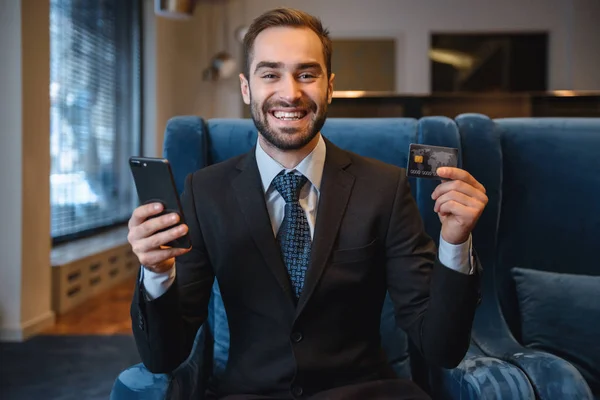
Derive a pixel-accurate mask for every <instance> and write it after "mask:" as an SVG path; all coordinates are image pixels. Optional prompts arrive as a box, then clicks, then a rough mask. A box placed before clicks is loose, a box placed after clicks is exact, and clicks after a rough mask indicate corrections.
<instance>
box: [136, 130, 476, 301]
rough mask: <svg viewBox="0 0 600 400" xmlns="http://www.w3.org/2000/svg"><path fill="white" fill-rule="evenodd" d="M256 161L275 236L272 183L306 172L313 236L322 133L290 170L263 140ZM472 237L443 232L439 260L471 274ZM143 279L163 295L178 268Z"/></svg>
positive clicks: (277, 203) (279, 202)
mask: <svg viewBox="0 0 600 400" xmlns="http://www.w3.org/2000/svg"><path fill="white" fill-rule="evenodd" d="M255 154H256V163H257V165H258V171H259V173H260V178H261V181H262V186H263V190H264V192H265V200H266V203H267V210H268V212H269V217H270V219H271V226H272V227H273V235H275V236H277V232H278V231H279V227H280V226H281V223H282V222H283V217H284V212H285V200H284V199H283V197H281V195H280V194H279V192H278V191H277V190H276V189H275V187H274V186H273V185H271V182H272V181H273V178H275V176H277V174H279V173H280V172H281V171H282V170H284V171H285V172H291V171H297V172H299V173H301V174H302V175H304V176H305V177H306V178H307V179H308V181H307V183H306V184H305V185H304V187H303V188H302V190H301V191H300V199H299V203H300V206H301V207H302V208H303V209H304V211H305V212H306V216H307V219H308V225H309V227H310V236H311V238H313V237H314V232H315V221H316V220H317V205H318V204H319V196H320V188H321V178H322V177H323V166H324V165H325V155H326V146H325V141H324V140H323V137H321V136H319V141H318V143H317V146H316V147H315V148H314V150H313V151H312V152H311V153H310V154H309V155H308V156H306V157H305V158H304V159H303V160H302V161H301V162H300V164H298V165H297V166H296V168H294V169H292V170H290V169H286V168H285V167H283V166H282V165H281V164H279V163H278V162H277V161H275V160H274V159H273V158H271V156H269V155H268V154H267V153H266V152H265V151H264V150H263V148H262V147H261V145H260V143H257V145H256V153H255ZM470 255H471V236H469V240H467V241H466V242H465V243H462V244H458V245H453V244H450V243H448V242H446V241H445V240H444V239H443V238H442V237H441V235H440V245H439V249H438V258H439V260H440V262H441V263H442V264H443V265H445V266H446V267H448V268H451V269H453V270H455V271H458V272H461V273H464V274H471V273H472V272H473V269H472V260H471V257H470ZM142 280H143V283H144V288H145V290H146V294H147V296H148V298H150V299H155V298H157V297H159V296H161V295H162V294H164V293H165V292H166V291H167V290H168V289H169V287H170V286H171V284H172V283H173V281H174V280H175V267H173V268H171V270H170V271H168V272H164V273H156V272H152V271H150V270H147V269H145V268H142Z"/></svg>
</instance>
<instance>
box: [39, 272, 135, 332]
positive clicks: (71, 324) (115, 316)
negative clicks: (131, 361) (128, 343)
mask: <svg viewBox="0 0 600 400" xmlns="http://www.w3.org/2000/svg"><path fill="white" fill-rule="evenodd" d="M134 279H135V278H132V279H128V280H127V281H124V282H123V283H120V284H118V285H116V286H114V287H112V288H110V289H108V290H106V291H105V292H104V293H101V294H99V295H97V296H95V297H93V298H91V299H89V300H87V301H86V302H84V303H82V304H80V305H79V306H77V307H76V308H74V309H72V310H70V311H68V312H67V313H65V314H64V315H60V316H58V317H57V318H56V324H55V325H54V326H53V327H52V328H50V329H49V330H47V331H45V332H44V334H49V335H112V334H131V319H130V317H129V306H130V305H131V299H132V296H133V289H134V284H135V280H134Z"/></svg>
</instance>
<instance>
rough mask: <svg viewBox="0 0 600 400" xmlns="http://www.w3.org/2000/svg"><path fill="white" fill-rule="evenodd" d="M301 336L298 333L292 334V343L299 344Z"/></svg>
mask: <svg viewBox="0 0 600 400" xmlns="http://www.w3.org/2000/svg"><path fill="white" fill-rule="evenodd" d="M302 338H303V336H302V334H301V333H300V332H293V333H292V341H293V342H294V343H299V342H300V341H301V340H302Z"/></svg>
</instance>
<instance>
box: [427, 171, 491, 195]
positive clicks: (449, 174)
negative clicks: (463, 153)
mask: <svg viewBox="0 0 600 400" xmlns="http://www.w3.org/2000/svg"><path fill="white" fill-rule="evenodd" d="M436 172H437V174H438V175H439V176H440V178H447V179H451V180H459V181H463V182H466V183H468V184H469V185H471V186H474V187H476V188H477V189H479V190H481V191H482V192H483V193H485V192H486V190H485V187H484V186H483V185H482V184H481V183H479V182H478V181H477V179H475V178H474V177H473V175H471V174H470V173H468V172H467V171H465V170H464V169H460V168H453V167H441V168H438V169H437V170H436Z"/></svg>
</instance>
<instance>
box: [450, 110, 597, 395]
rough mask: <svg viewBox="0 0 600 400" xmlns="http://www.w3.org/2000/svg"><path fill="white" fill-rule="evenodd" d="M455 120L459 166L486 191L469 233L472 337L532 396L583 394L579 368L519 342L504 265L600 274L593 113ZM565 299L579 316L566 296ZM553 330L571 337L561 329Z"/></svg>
mask: <svg viewBox="0 0 600 400" xmlns="http://www.w3.org/2000/svg"><path fill="white" fill-rule="evenodd" d="M456 123H457V125H458V128H459V132H460V137H461V144H462V151H463V167H464V168H465V169H467V170H468V171H470V172H471V173H472V174H473V175H474V176H475V178H476V179H478V180H479V181H480V182H481V183H482V184H483V185H484V186H485V187H486V189H487V195H488V198H489V203H488V205H487V207H486V210H485V211H484V213H483V214H482V216H481V219H480V221H479V222H478V225H477V227H476V228H475V230H474V232H473V244H474V246H475V247H476V248H477V251H478V255H479V256H480V259H481V262H482V264H483V266H484V269H485V270H486V273H485V274H484V275H483V282H482V290H483V293H484V295H483V302H482V304H481V305H480V308H479V310H478V311H477V314H476V317H475V323H474V329H473V341H474V343H476V344H477V346H478V347H479V348H480V349H481V350H482V351H483V353H484V354H486V355H488V356H491V357H497V358H501V359H503V360H505V361H509V362H511V363H512V364H514V365H517V366H519V367H520V368H521V369H522V370H523V371H524V372H525V373H526V374H527V376H528V377H529V379H530V381H531V383H532V386H533V388H534V390H535V394H536V398H538V399H558V398H560V399H592V398H593V397H592V394H591V390H590V388H589V385H588V384H587V382H586V380H585V379H584V378H583V376H582V374H581V372H582V371H580V370H578V369H577V368H576V367H575V366H574V365H573V364H571V363H569V362H568V361H567V360H565V359H563V358H561V357H560V356H559V355H557V354H552V353H549V352H547V351H540V350H539V349H534V348H529V347H526V346H525V343H524V341H523V331H522V326H521V314H520V312H519V303H518V296H517V292H516V290H515V282H514V279H513V276H512V269H513V268H522V269H540V270H544V271H548V272H562V273H570V274H584V275H585V274H587V275H593V276H598V275H600V268H599V266H600V264H598V262H597V259H598V254H597V253H598V252H597V241H598V240H597V238H598V237H599V236H600V202H598V194H599V193H600V192H599V188H600V162H599V161H598V152H599V150H600V134H599V132H600V119H593V118H509V119H497V120H491V119H490V118H488V117H487V116H485V115H480V114H464V115H460V116H458V117H457V118H456ZM565 303H566V304H563V307H564V308H565V309H568V310H569V312H571V313H573V314H574V316H576V318H578V319H580V320H585V319H586V317H587V316H586V315H585V314H584V313H582V312H581V311H580V310H578V309H577V307H574V306H573V305H574V301H572V300H571V301H567V300H565ZM577 313H579V314H577ZM596 323H597V322H596ZM560 334H561V335H563V336H565V337H569V338H571V340H578V336H577V334H576V332H574V331H572V330H570V329H566V328H565V329H562V330H561V333H560Z"/></svg>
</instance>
